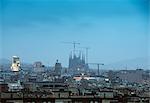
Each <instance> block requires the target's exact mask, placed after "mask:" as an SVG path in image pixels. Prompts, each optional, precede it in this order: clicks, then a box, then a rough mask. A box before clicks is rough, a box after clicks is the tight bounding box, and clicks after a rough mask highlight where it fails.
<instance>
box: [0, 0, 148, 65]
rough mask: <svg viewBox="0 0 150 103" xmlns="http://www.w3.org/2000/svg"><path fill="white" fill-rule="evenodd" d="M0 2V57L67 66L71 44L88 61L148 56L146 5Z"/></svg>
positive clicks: (142, 1)
mask: <svg viewBox="0 0 150 103" xmlns="http://www.w3.org/2000/svg"><path fill="white" fill-rule="evenodd" d="M0 1H1V2H0V3H1V5H0V6H1V7H0V8H1V9H0V19H1V22H0V23H1V24H2V25H1V26H2V29H1V31H0V40H1V42H0V43H1V45H0V54H1V56H2V58H7V59H10V58H11V57H12V56H13V55H18V56H20V58H21V60H22V61H25V62H30V63H33V62H34V61H42V62H43V63H44V64H46V65H47V64H49V65H53V64H54V63H55V61H56V59H59V61H60V62H62V65H63V66H68V57H69V53H70V51H71V50H72V49H73V46H72V45H71V44H63V43H62V42H72V41H77V42H80V43H81V45H78V46H77V47H86V46H87V47H90V50H89V62H103V63H106V64H109V63H112V62H116V61H120V60H126V59H134V58H138V57H148V40H149V36H148V35H149V34H148V27H149V26H148V18H149V0H0ZM80 49H81V48H80Z"/></svg>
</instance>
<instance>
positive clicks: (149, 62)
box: [103, 57, 150, 70]
mask: <svg viewBox="0 0 150 103" xmlns="http://www.w3.org/2000/svg"><path fill="white" fill-rule="evenodd" d="M103 68H104V69H113V70H121V69H150V59H149V57H147V58H135V59H129V60H123V61H119V62H114V63H111V64H106V65H104V66H103Z"/></svg>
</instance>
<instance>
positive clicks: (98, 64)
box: [88, 63, 104, 76]
mask: <svg viewBox="0 0 150 103" xmlns="http://www.w3.org/2000/svg"><path fill="white" fill-rule="evenodd" d="M88 64H92V65H97V69H98V76H99V75H100V73H99V66H100V65H104V64H103V63H88Z"/></svg>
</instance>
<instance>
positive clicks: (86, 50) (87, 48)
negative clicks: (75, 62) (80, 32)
mask: <svg viewBox="0 0 150 103" xmlns="http://www.w3.org/2000/svg"><path fill="white" fill-rule="evenodd" d="M81 48H84V49H85V53H86V63H87V64H88V50H89V49H90V48H89V47H81Z"/></svg>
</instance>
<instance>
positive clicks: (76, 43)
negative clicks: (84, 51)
mask: <svg viewBox="0 0 150 103" xmlns="http://www.w3.org/2000/svg"><path fill="white" fill-rule="evenodd" d="M62 43H65V44H73V54H75V51H76V45H80V43H78V42H75V41H73V42H62Z"/></svg>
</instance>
